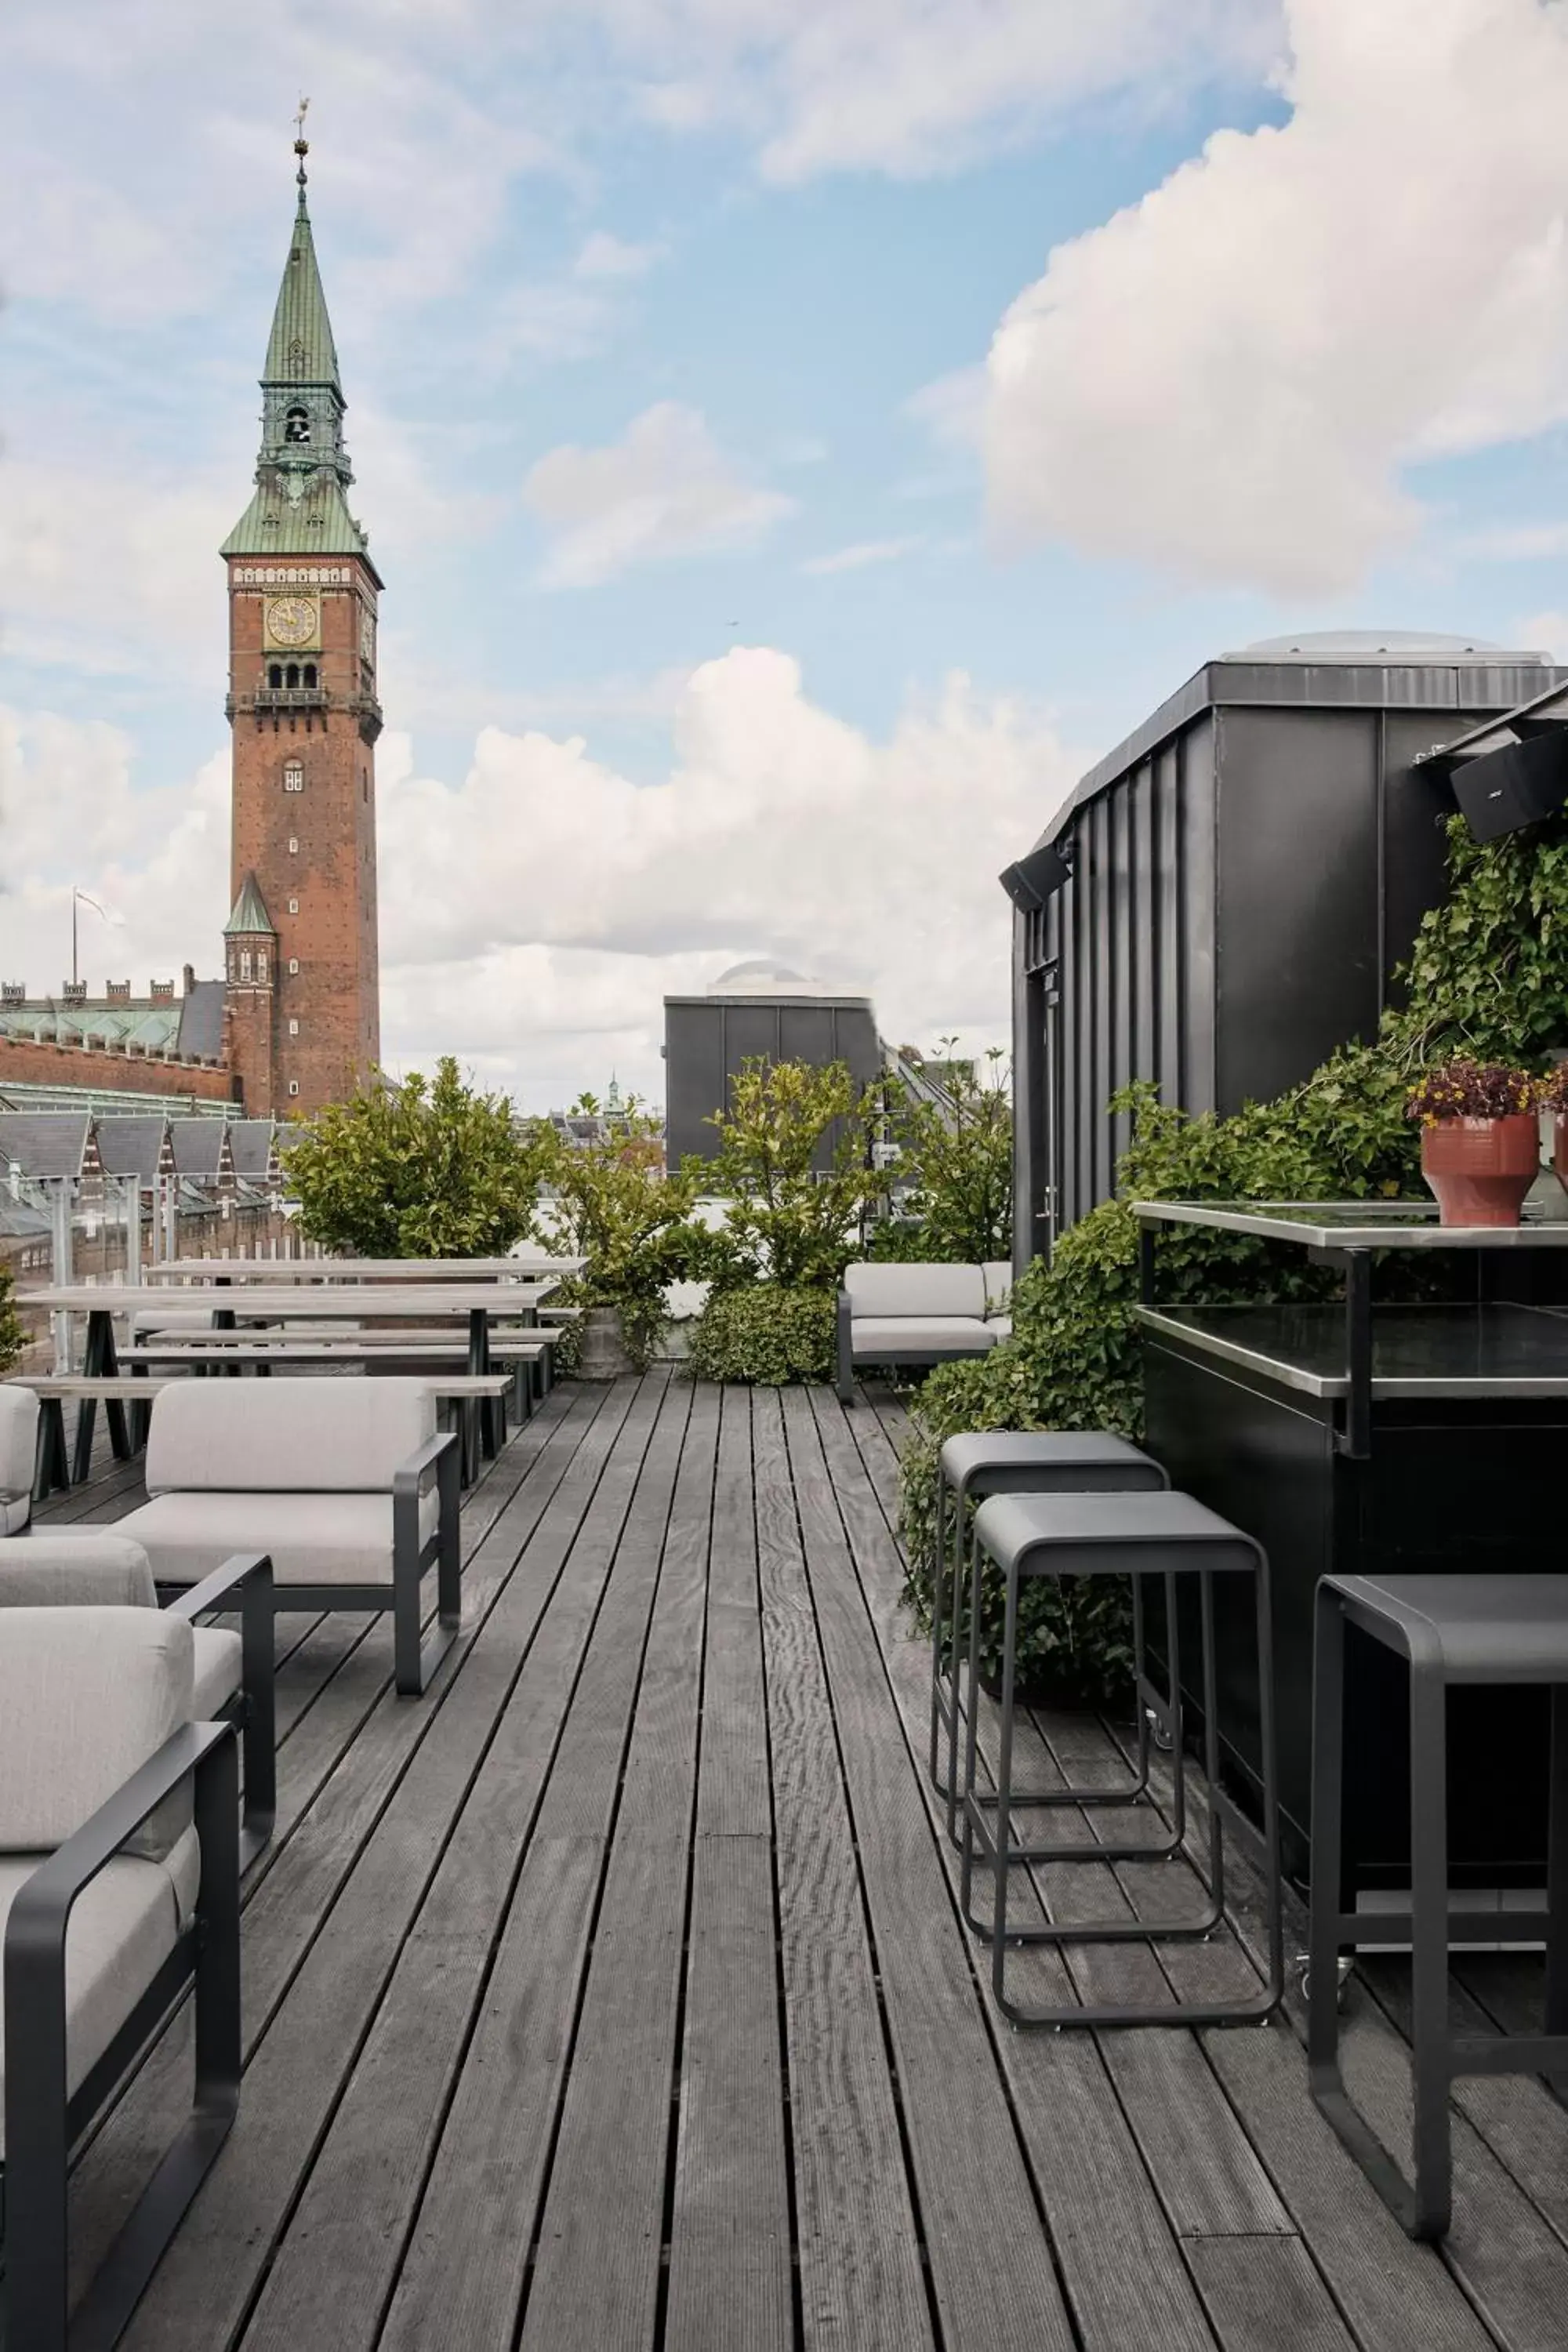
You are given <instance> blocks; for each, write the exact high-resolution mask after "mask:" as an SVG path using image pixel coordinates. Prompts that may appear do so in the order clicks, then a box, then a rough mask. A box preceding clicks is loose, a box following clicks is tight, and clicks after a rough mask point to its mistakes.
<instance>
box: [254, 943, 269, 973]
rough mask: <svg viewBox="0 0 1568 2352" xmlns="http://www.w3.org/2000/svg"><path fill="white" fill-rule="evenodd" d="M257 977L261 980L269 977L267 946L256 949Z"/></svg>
mask: <svg viewBox="0 0 1568 2352" xmlns="http://www.w3.org/2000/svg"><path fill="white" fill-rule="evenodd" d="M256 977H257V979H258V980H259V981H265V980H266V978H267V950H266V949H265V948H258V949H257V950H256Z"/></svg>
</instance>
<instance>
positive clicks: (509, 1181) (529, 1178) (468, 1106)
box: [283, 1055, 542, 1257]
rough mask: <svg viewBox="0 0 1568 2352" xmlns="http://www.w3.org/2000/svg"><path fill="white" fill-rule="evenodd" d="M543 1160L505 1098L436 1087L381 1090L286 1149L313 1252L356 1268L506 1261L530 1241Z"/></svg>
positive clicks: (449, 1082) (337, 1108) (317, 1123)
mask: <svg viewBox="0 0 1568 2352" xmlns="http://www.w3.org/2000/svg"><path fill="white" fill-rule="evenodd" d="M541 1156H542V1155H541V1150H540V1147H539V1143H538V1140H537V1139H536V1138H533V1137H524V1136H520V1134H519V1132H518V1129H517V1125H516V1122H515V1120H514V1118H513V1116H512V1108H511V1105H510V1102H509V1101H508V1100H507V1098H506V1097H505V1096H504V1095H485V1094H479V1093H476V1092H475V1091H474V1090H473V1089H472V1088H471V1087H466V1086H464V1084H463V1082H462V1080H461V1078H460V1077H459V1076H458V1065H457V1063H456V1062H455V1061H454V1060H453V1059H452V1058H451V1056H450V1055H447V1056H446V1057H445V1058H443V1059H442V1060H441V1061H440V1062H438V1063H437V1066H436V1076H435V1077H434V1079H429V1078H426V1077H424V1076H421V1075H420V1074H419V1073H417V1072H416V1073H414V1074H413V1075H412V1076H409V1077H406V1078H405V1079H404V1080H403V1081H402V1083H401V1085H396V1086H395V1085H393V1084H391V1083H390V1082H389V1081H387V1080H385V1079H380V1078H378V1079H375V1080H373V1081H372V1082H371V1083H370V1084H369V1085H367V1086H364V1087H361V1088H360V1090H359V1092H358V1093H357V1094H355V1095H353V1097H351V1098H350V1099H349V1100H348V1101H347V1102H342V1103H331V1104H329V1105H328V1106H327V1108H326V1109H324V1110H322V1111H320V1112H318V1113H317V1114H316V1116H315V1117H314V1118H312V1119H311V1121H310V1125H309V1126H308V1127H305V1128H302V1129H300V1131H299V1133H298V1134H297V1135H296V1136H295V1137H294V1138H293V1139H289V1140H286V1141H285V1143H284V1145H283V1166H284V1175H285V1181H287V1184H288V1186H289V1191H290V1192H292V1193H293V1194H294V1195H295V1196H296V1197H297V1199H298V1200H299V1202H300V1225H301V1227H302V1228H303V1230H304V1232H305V1233H306V1234H308V1235H309V1236H310V1239H311V1240H312V1241H317V1242H320V1243H321V1244H322V1246H323V1247H324V1248H326V1249H329V1250H335V1251H338V1252H340V1253H342V1254H343V1255H347V1256H351V1257H501V1256H504V1255H506V1253H507V1252H508V1251H509V1250H510V1248H511V1246H512V1244H513V1243H514V1242H518V1241H521V1239H522V1237H523V1235H524V1234H527V1233H528V1232H530V1231H531V1227H532V1224H533V1220H534V1215H535V1211H536V1205H537V1200H538V1192H539V1175H540V1162H541Z"/></svg>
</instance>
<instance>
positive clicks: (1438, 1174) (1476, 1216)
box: [1421, 1111, 1561, 1225]
mask: <svg viewBox="0 0 1568 2352" xmlns="http://www.w3.org/2000/svg"><path fill="white" fill-rule="evenodd" d="M1560 1148H1561V1147H1560ZM1540 1166H1541V1129H1540V1125H1539V1122H1538V1121H1537V1119H1536V1116H1535V1113H1534V1112H1533V1111H1515V1112H1512V1113H1510V1116H1509V1117H1508V1118H1440V1119H1438V1121H1437V1122H1436V1126H1433V1127H1424V1128H1423V1129H1422V1130H1421V1173H1422V1174H1423V1175H1424V1176H1425V1177H1426V1181H1427V1183H1428V1184H1429V1185H1430V1186H1431V1188H1432V1190H1433V1192H1435V1193H1436V1196H1437V1209H1438V1213H1439V1216H1440V1218H1441V1221H1442V1223H1444V1224H1446V1225H1517V1224H1518V1223H1519V1213H1520V1210H1521V1208H1522V1207H1523V1205H1524V1196H1525V1194H1526V1193H1527V1192H1529V1190H1530V1188H1531V1185H1532V1184H1533V1183H1534V1181H1535V1178H1536V1173H1537V1171H1538V1170H1539V1168H1540Z"/></svg>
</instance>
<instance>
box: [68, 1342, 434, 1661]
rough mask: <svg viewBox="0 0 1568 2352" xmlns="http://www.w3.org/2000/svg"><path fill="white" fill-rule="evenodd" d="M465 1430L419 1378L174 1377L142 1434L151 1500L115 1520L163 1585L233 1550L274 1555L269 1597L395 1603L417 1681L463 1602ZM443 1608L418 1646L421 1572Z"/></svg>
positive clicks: (336, 1604) (397, 1643)
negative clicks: (455, 1428)
mask: <svg viewBox="0 0 1568 2352" xmlns="http://www.w3.org/2000/svg"><path fill="white" fill-rule="evenodd" d="M146 1483H147V1495H148V1500H147V1501H146V1502H145V1503H144V1504H142V1507H141V1508H140V1509H139V1510H134V1511H131V1512H128V1513H127V1515H126V1516H125V1517H124V1518H122V1519H120V1520H117V1521H116V1523H115V1532H116V1534H117V1535H120V1536H122V1537H129V1538H131V1539H132V1541H133V1542H135V1543H138V1544H140V1545H141V1547H142V1550H143V1551H144V1552H145V1553H146V1555H147V1559H148V1561H149V1563H150V1565H151V1568H152V1571H153V1578H154V1580H155V1581H156V1582H157V1583H158V1584H160V1585H180V1586H189V1585H199V1584H201V1583H202V1582H203V1580H205V1578H207V1577H209V1576H211V1575H212V1574H213V1573H214V1571H215V1570H216V1569H218V1568H219V1567H221V1565H222V1564H223V1562H224V1561H225V1560H226V1559H229V1558H230V1557H231V1556H232V1555H233V1554H234V1553H235V1552H237V1551H243V1552H247V1553H257V1552H265V1553H266V1554H267V1555H268V1558H269V1559H270V1560H271V1562H272V1605H273V1607H274V1609H275V1610H277V1611H279V1612H281V1611H285V1610H295V1611H298V1610H312V1611H313V1610H331V1609H353V1610H361V1609H367V1610H390V1611H391V1612H392V1618H393V1655H394V1663H395V1680H396V1685H397V1688H398V1690H399V1691H400V1692H403V1693H405V1694H406V1695H410V1696H412V1695H416V1694H417V1693H418V1692H420V1691H422V1690H423V1689H424V1687H425V1685H426V1681H427V1680H428V1678H429V1675H430V1674H431V1672H432V1671H433V1669H434V1668H435V1666H436V1664H437V1661H438V1660H439V1659H440V1657H441V1656H442V1654H444V1652H445V1651H446V1650H447V1648H448V1647H449V1645H450V1643H452V1641H453V1640H454V1638H455V1637H456V1634H457V1631H458V1622H459V1615H460V1607H461V1601H460V1594H459V1590H458V1582H459V1552H458V1540H459V1538H458V1439H457V1436H456V1434H455V1433H452V1432H450V1431H447V1432H445V1433H437V1428H436V1399H435V1397H434V1396H433V1395H432V1394H431V1392H430V1391H429V1389H428V1388H426V1386H425V1384H424V1383H423V1382H422V1381H417V1380H376V1381H346V1380H306V1379H297V1380H283V1381H171V1382H170V1384H169V1386H168V1387H167V1388H164V1389H163V1390H161V1391H159V1394H158V1396H157V1399H156V1401H155V1402H154V1403H153V1417H152V1424H151V1427H150V1429H149V1431H148V1435H147V1461H146ZM432 1568H434V1570H435V1571H436V1581H437V1627H436V1630H435V1632H434V1633H432V1635H431V1637H430V1639H429V1641H428V1642H426V1643H424V1644H423V1645H421V1641H420V1620H421V1614H422V1601H421V1593H422V1586H423V1580H424V1578H425V1576H426V1573H427V1572H428V1571H429V1570H431V1569H432Z"/></svg>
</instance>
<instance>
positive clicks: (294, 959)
mask: <svg viewBox="0 0 1568 2352" xmlns="http://www.w3.org/2000/svg"><path fill="white" fill-rule="evenodd" d="M299 969H300V959H299V957H298V956H290V957H289V971H291V972H298V971H299Z"/></svg>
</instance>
